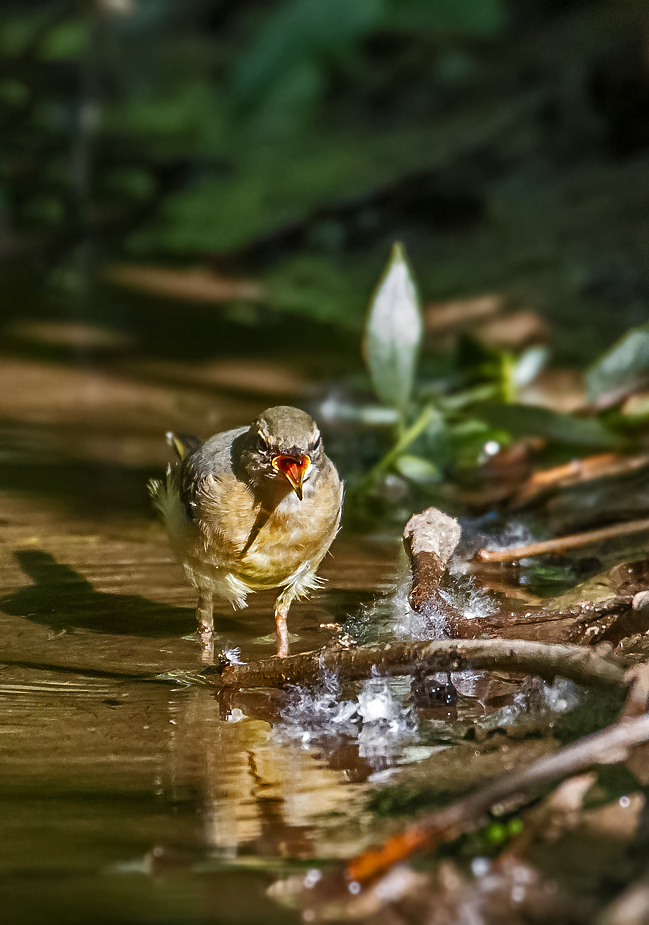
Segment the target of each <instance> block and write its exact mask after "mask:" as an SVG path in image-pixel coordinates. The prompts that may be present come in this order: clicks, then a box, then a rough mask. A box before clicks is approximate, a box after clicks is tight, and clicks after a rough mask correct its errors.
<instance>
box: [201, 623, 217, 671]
mask: <svg viewBox="0 0 649 925" xmlns="http://www.w3.org/2000/svg"><path fill="white" fill-rule="evenodd" d="M198 639H199V642H200V646H201V662H202V663H203V664H204V665H213V664H214V630H213V629H212V628H211V627H209V628H208V627H204V626H201V627H199V630H198Z"/></svg>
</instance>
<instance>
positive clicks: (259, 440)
mask: <svg viewBox="0 0 649 925" xmlns="http://www.w3.org/2000/svg"><path fill="white" fill-rule="evenodd" d="M257 448H258V449H260V450H267V449H268V443H267V441H266V440H264V438H263V437H262V435H261V434H257Z"/></svg>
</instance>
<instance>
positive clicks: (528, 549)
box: [475, 520, 649, 562]
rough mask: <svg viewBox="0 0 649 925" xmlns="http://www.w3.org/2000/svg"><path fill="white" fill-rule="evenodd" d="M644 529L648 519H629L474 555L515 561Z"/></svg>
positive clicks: (480, 551)
mask: <svg viewBox="0 0 649 925" xmlns="http://www.w3.org/2000/svg"><path fill="white" fill-rule="evenodd" d="M646 530H647V531H649V520H630V521H627V523H623V524H612V525H611V526H610V527H601V528H600V529H599V530H586V531H585V532H584V533H574V534H571V535H570V536H558V537H556V538H555V539H553V540H544V541H543V542H542V543H530V544H529V546H513V547H512V548H510V549H480V550H479V551H478V552H477V553H476V556H475V557H476V559H477V560H478V561H479V562H516V561H517V560H518V559H527V558H528V557H529V556H541V555H543V554H544V553H559V554H560V553H563V552H565V551H566V549H578V548H579V547H580V546H588V545H589V544H590V543H601V542H603V541H604V540H610V539H615V537H618V536H627V535H629V534H631V533H643V532H644V531H646Z"/></svg>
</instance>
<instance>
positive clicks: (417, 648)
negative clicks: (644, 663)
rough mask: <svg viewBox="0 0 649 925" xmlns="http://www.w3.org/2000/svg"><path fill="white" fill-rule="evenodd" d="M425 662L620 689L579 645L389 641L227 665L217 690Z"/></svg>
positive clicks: (604, 662)
mask: <svg viewBox="0 0 649 925" xmlns="http://www.w3.org/2000/svg"><path fill="white" fill-rule="evenodd" d="M421 662H425V663H426V665H428V666H429V667H430V668H431V669H433V670H438V671H462V670H463V669H465V668H475V669H479V670H491V671H494V670H495V671H511V672H517V673H521V674H535V675H538V676H539V677H540V678H543V679H544V680H546V681H552V680H553V679H554V678H555V677H561V678H568V679H569V680H571V681H575V682H576V683H577V684H583V685H585V686H586V687H602V688H616V689H618V690H620V691H622V690H625V689H626V684H625V680H624V669H623V667H622V666H621V665H620V664H619V663H618V662H616V661H614V660H612V659H610V658H603V657H602V656H600V655H597V654H596V653H595V652H594V651H593V650H592V649H588V648H585V647H584V646H575V645H558V644H554V645H552V644H548V643H542V642H530V641H528V640H522V639H464V640H458V639H439V640H435V641H434V642H428V641H418V642H393V643H388V644H387V645H383V646H358V647H356V648H350V649H341V648H334V647H331V648H324V649H319V650H317V651H314V652H303V653H301V654H300V655H291V656H289V657H288V658H269V659H262V660H260V661H258V662H250V663H248V664H246V665H228V666H227V667H225V668H224V669H223V671H222V673H221V675H220V677H219V678H218V679H214V680H213V681H209V676H208V678H207V679H206V680H208V682H209V683H214V685H215V686H217V687H227V688H242V687H243V688H246V687H248V688H249V687H283V686H284V685H286V684H301V683H308V682H313V681H315V680H317V679H318V678H319V677H320V675H321V673H322V672H323V671H333V672H336V674H337V675H338V676H339V677H340V678H341V679H343V680H347V681H352V680H359V679H361V678H367V677H369V675H370V674H371V672H372V668H373V667H374V666H376V667H377V668H378V669H379V670H380V671H382V672H383V673H385V674H391V675H402V674H408V673H409V672H410V671H411V670H412V668H413V666H414V665H416V664H418V663H421Z"/></svg>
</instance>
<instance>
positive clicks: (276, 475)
mask: <svg viewBox="0 0 649 925" xmlns="http://www.w3.org/2000/svg"><path fill="white" fill-rule="evenodd" d="M247 442H248V447H247V460H246V468H247V469H248V472H249V473H250V474H251V475H253V476H254V477H255V480H256V481H257V482H259V481H260V479H272V480H281V481H283V482H285V483H286V482H288V484H289V485H290V486H291V488H292V489H293V491H294V492H295V494H296V495H297V497H298V498H299V499H300V501H301V500H302V496H303V490H304V483H305V482H308V481H309V480H310V479H311V478H312V477H313V475H314V474H315V473H316V472H317V471H318V469H319V468H320V465H321V463H322V458H323V455H324V451H323V449H322V438H321V437H320V431H319V430H318V426H317V424H316V423H315V421H314V420H313V418H311V417H310V416H309V415H308V414H307V413H306V412H305V411H300V409H299V408H293V407H291V406H290V405H278V406H277V407H275V408H269V409H268V410H267V411H264V413H263V414H261V415H259V417H258V418H257V420H256V421H254V422H253V423H252V425H251V427H250V431H249V433H248V441H247Z"/></svg>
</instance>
